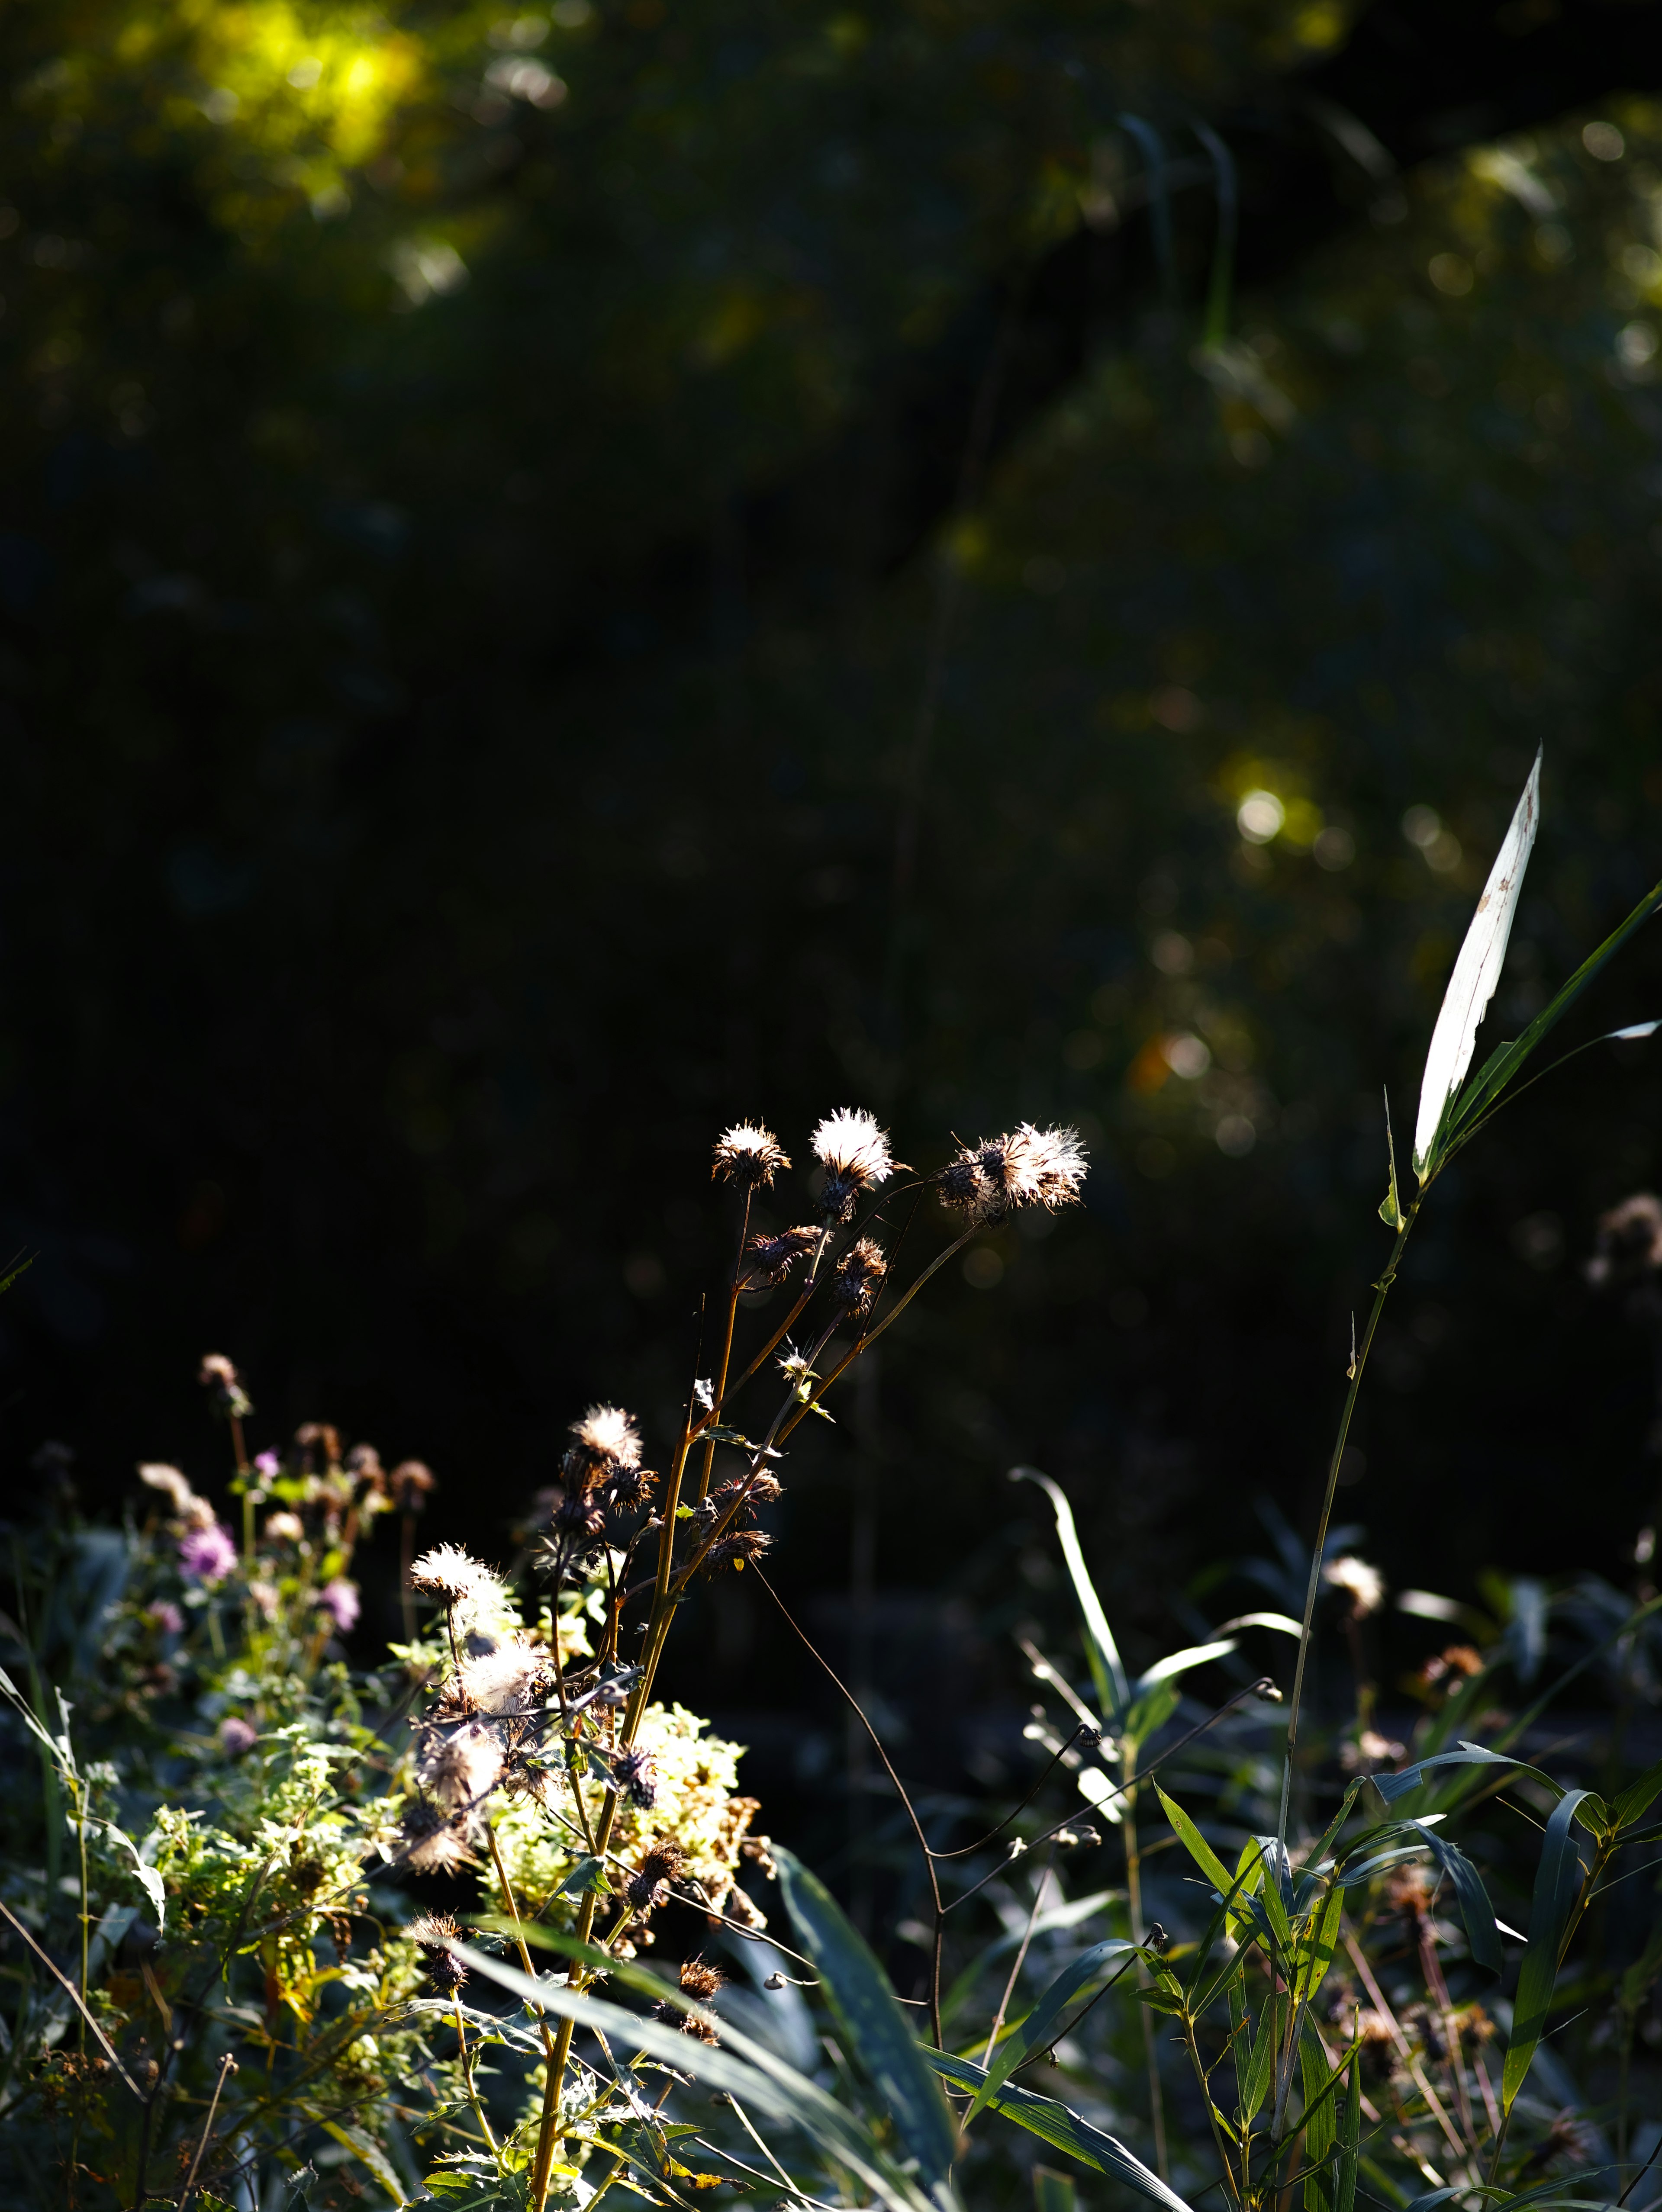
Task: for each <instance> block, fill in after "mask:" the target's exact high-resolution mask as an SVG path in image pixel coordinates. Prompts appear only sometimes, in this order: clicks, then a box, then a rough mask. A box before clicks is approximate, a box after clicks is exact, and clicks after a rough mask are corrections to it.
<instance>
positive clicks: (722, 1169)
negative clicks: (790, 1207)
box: [710, 1121, 790, 1191]
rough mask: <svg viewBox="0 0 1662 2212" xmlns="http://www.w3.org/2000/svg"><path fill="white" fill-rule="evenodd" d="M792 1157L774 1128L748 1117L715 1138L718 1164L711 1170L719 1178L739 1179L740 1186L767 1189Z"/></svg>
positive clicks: (714, 1178) (726, 1180)
mask: <svg viewBox="0 0 1662 2212" xmlns="http://www.w3.org/2000/svg"><path fill="white" fill-rule="evenodd" d="M789 1165H790V1161H789V1160H788V1158H787V1157H786V1155H785V1151H784V1148H783V1146H782V1145H781V1144H780V1142H779V1139H778V1138H777V1137H776V1136H775V1135H774V1134H773V1133H772V1131H771V1130H769V1129H762V1128H758V1127H755V1126H754V1125H753V1124H752V1123H751V1122H749V1121H735V1122H734V1125H733V1127H731V1128H730V1129H727V1130H724V1131H723V1132H722V1133H721V1136H720V1137H718V1138H717V1139H716V1140H715V1166H714V1168H712V1170H710V1173H711V1176H712V1179H713V1180H715V1181H716V1182H732V1183H737V1185H738V1186H739V1188H740V1190H746V1191H748V1190H765V1189H766V1188H768V1186H769V1184H770V1182H772V1181H773V1178H774V1177H775V1176H776V1175H777V1174H778V1172H779V1170H780V1169H781V1168H788V1166H789Z"/></svg>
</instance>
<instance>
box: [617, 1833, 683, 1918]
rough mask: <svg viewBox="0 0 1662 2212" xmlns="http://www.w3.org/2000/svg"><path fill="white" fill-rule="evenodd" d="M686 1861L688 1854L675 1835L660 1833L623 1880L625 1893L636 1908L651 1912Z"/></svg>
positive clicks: (662, 1898) (659, 1903)
mask: <svg viewBox="0 0 1662 2212" xmlns="http://www.w3.org/2000/svg"><path fill="white" fill-rule="evenodd" d="M685 1863H686V1854H685V1852H684V1851H683V1850H682V1849H681V1846H680V1845H679V1844H678V1843H677V1842H676V1840H675V1838H673V1836H660V1837H659V1838H657V1840H656V1842H655V1843H654V1844H652V1845H651V1846H650V1848H649V1849H648V1850H647V1851H646V1852H645V1853H644V1854H643V1856H642V1860H641V1863H640V1865H639V1866H638V1867H636V1869H635V1871H634V1873H633V1874H632V1875H630V1877H629V1879H628V1881H626V1882H625V1883H624V1894H625V1895H626V1896H627V1897H628V1899H629V1901H630V1904H631V1905H633V1906H634V1907H635V1910H636V1911H637V1912H650V1911H651V1910H652V1909H653V1907H654V1905H661V1904H662V1903H663V1901H664V1897H665V1893H666V1887H667V1884H668V1883H670V1882H672V1881H674V1880H675V1878H676V1876H677V1875H679V1873H680V1871H681V1869H682V1867H683V1866H684V1865H685Z"/></svg>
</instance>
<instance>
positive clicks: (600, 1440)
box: [565, 1406, 641, 1480]
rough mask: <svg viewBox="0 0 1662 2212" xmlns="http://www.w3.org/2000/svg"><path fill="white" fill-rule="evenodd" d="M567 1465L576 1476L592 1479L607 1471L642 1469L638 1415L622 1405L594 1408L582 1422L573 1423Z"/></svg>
mask: <svg viewBox="0 0 1662 2212" xmlns="http://www.w3.org/2000/svg"><path fill="white" fill-rule="evenodd" d="M565 1463H566V1466H567V1468H568V1469H569V1471H570V1472H571V1473H572V1474H579V1473H581V1474H584V1475H586V1476H587V1478H588V1479H589V1480H593V1479H594V1476H595V1475H596V1474H599V1473H600V1470H601V1469H602V1468H614V1467H639V1465H640V1464H641V1431H640V1426H639V1424H638V1423H637V1422H636V1419H635V1416H634V1414H633V1413H624V1409H623V1407H621V1406H591V1407H589V1409H588V1411H587V1413H585V1414H584V1415H583V1417H582V1419H581V1421H574V1422H573V1423H572V1424H571V1442H570V1443H569V1446H568V1447H567V1449H566V1455H565Z"/></svg>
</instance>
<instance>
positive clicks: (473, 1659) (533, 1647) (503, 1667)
mask: <svg viewBox="0 0 1662 2212" xmlns="http://www.w3.org/2000/svg"><path fill="white" fill-rule="evenodd" d="M544 1665H545V1654H544V1652H543V1651H542V1650H541V1649H540V1647H539V1645H537V1644H528V1643H527V1642H526V1641H525V1640H524V1639H523V1638H520V1637H514V1638H509V1640H508V1642H507V1643H505V1644H498V1645H497V1646H496V1650H494V1651H484V1652H480V1653H478V1655H477V1656H470V1657H468V1658H466V1659H464V1660H463V1661H462V1663H461V1688H462V1694H463V1696H464V1697H465V1698H466V1699H467V1701H468V1703H469V1704H470V1705H476V1706H478V1710H479V1711H481V1712H485V1713H496V1714H502V1713H517V1712H521V1711H523V1710H524V1701H525V1699H526V1697H527V1693H528V1692H529V1691H530V1690H531V1688H532V1686H533V1684H534V1683H535V1682H536V1681H537V1680H538V1678H539V1675H540V1674H542V1672H543V1668H544Z"/></svg>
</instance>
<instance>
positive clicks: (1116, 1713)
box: [1010, 1467, 1130, 1722]
mask: <svg viewBox="0 0 1662 2212" xmlns="http://www.w3.org/2000/svg"><path fill="white" fill-rule="evenodd" d="M1010 1480H1011V1481H1012V1482H1035V1483H1037V1484H1038V1486H1039V1488H1040V1489H1041V1490H1042V1491H1043V1492H1044V1495H1045V1496H1046V1497H1047V1498H1049V1499H1050V1510H1051V1511H1052V1512H1053V1513H1054V1514H1055V1515H1056V1540H1057V1541H1058V1542H1059V1543H1060V1544H1061V1546H1062V1558H1063V1559H1064V1560H1065V1561H1066V1562H1067V1566H1068V1576H1069V1578H1070V1579H1071V1581H1072V1583H1073V1585H1074V1596H1075V1600H1076V1601H1077V1602H1078V1605H1079V1612H1080V1618H1081V1620H1082V1621H1083V1622H1084V1623H1085V1656H1086V1657H1087V1659H1088V1660H1089V1661H1090V1662H1091V1679H1092V1680H1093V1682H1094V1683H1095V1684H1096V1689H1097V1698H1098V1700H1099V1703H1100V1705H1101V1707H1102V1713H1103V1717H1104V1719H1105V1720H1110V1721H1116V1722H1117V1720H1118V1719H1119V1718H1120V1716H1121V1715H1122V1714H1123V1712H1124V1711H1125V1708H1126V1706H1127V1705H1129V1703H1130V1686H1129V1683H1128V1682H1127V1680H1126V1678H1125V1668H1124V1665H1123V1662H1122V1661H1121V1658H1120V1656H1119V1646H1118V1645H1117V1644H1116V1643H1115V1641H1114V1632H1113V1631H1112V1629H1111V1628H1110V1627H1109V1626H1108V1616H1107V1614H1106V1613H1105V1612H1104V1611H1103V1609H1102V1600H1101V1599H1100V1598H1099V1596H1098V1595H1097V1591H1096V1584H1095V1583H1093V1581H1092V1580H1091V1577H1090V1572H1089V1570H1088V1569H1087V1566H1086V1565H1085V1554H1084V1553H1083V1552H1082V1551H1081V1549H1080V1547H1079V1531H1078V1529H1077V1528H1075V1525H1074V1509H1073V1507H1072V1506H1071V1505H1069V1504H1068V1500H1067V1497H1066V1495H1065V1494H1064V1493H1063V1492H1062V1490H1061V1489H1060V1488H1059V1487H1058V1486H1057V1485H1056V1483H1054V1482H1052V1481H1051V1480H1050V1476H1049V1475H1048V1474H1040V1473H1039V1471H1038V1468H1036V1467H1013V1468H1011V1469H1010Z"/></svg>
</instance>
